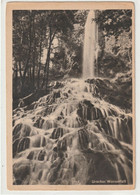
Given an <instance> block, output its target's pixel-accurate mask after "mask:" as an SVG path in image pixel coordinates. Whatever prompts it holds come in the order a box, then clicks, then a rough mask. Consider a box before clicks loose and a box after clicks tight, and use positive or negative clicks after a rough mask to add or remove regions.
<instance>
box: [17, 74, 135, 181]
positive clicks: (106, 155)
mask: <svg viewBox="0 0 140 195" xmlns="http://www.w3.org/2000/svg"><path fill="white" fill-rule="evenodd" d="M94 82H95V83H96V84H97V82H99V79H98V78H96V79H94ZM94 82H93V84H92V83H88V82H85V81H84V80H78V79H72V80H70V81H67V82H63V87H62V88H60V89H56V90H54V91H53V92H52V93H50V94H49V95H47V96H44V97H42V98H40V99H39V100H38V101H37V102H34V109H33V110H29V111H28V109H27V108H23V110H22V111H21V115H20V116H19V111H18V109H17V112H16V111H15V115H14V116H13V118H14V120H15V126H14V128H13V159H14V160H13V174H14V184H15V185H18V184H24V185H26V184H36V185H39V184H44V185H45V184H46V185H47V184H63V185H65V184H92V181H93V180H96V179H97V180H99V179H103V180H107V179H110V180H120V179H121V180H125V181H126V183H131V182H132V175H131V173H132V149H131V144H132V139H131V138H132V120H131V116H130V115H127V114H125V112H123V110H121V109H120V108H119V107H116V106H114V105H112V104H109V103H108V102H105V101H104V100H103V99H100V98H97V97H94V95H93V94H95V87H94V86H95V84H94ZM100 82H101V80H100ZM102 82H104V81H103V80H102ZM104 86H105V82H104ZM57 94H59V96H57ZM50 106H51V109H50ZM19 117H20V119H19ZM93 165H94V166H93Z"/></svg>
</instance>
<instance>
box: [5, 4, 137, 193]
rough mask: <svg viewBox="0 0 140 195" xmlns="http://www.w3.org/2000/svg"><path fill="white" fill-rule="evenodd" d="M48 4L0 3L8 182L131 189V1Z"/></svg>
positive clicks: (19, 185) (20, 185) (16, 186)
mask: <svg viewBox="0 0 140 195" xmlns="http://www.w3.org/2000/svg"><path fill="white" fill-rule="evenodd" d="M58 4H59V5H60V6H55V3H53V4H51V3H50V4H49V3H48V4H47V5H50V7H49V6H48V7H47V5H46V7H45V6H44V7H43V5H45V4H43V3H42V4H41V3H39V5H40V6H37V5H38V4H37V3H36V4H35V5H36V6H32V5H34V4H33V3H32V4H30V3H29V7H28V6H27V5H28V3H25V4H23V7H22V3H17V4H16V3H13V5H12V4H11V5H10V4H9V8H10V9H9V10H10V11H9V12H8V11H7V13H10V15H9V17H8V15H7V17H8V19H7V28H8V29H9V30H7V37H8V40H9V41H7V45H8V47H7V51H8V54H7V59H8V63H7V87H9V88H7V89H9V90H8V91H7V93H8V94H10V96H9V97H11V100H9V99H10V98H8V100H7V101H8V102H9V103H8V105H11V106H10V107H7V109H8V113H9V115H8V117H10V120H8V130H7V132H8V140H7V141H8V149H7V150H8V151H7V155H8V161H9V162H8V166H9V168H8V169H9V171H8V178H9V179H8V182H9V183H10V184H9V185H10V186H12V187H11V189H22V190H24V188H25V189H26V187H27V189H29V188H28V187H29V186H31V189H35V188H34V186H35V187H36V189H62V188H64V189H84V188H82V186H84V187H85V189H92V190H93V189H101V188H102V189H109V188H110V189H117V188H118V189H133V188H134V184H135V149H134V147H135V143H134V142H135V126H134V120H135V119H134V7H133V3H123V4H122V3H119V2H118V3H114V4H113V3H111V2H110V3H108V4H106V3H98V4H96V3H86V4H87V6H85V7H84V5H85V4H84V2H83V6H81V4H82V3H79V6H78V3H71V6H69V3H66V4H65V6H64V5H63V4H62V3H58ZM16 5H18V6H17V7H16ZM24 5H26V6H24ZM52 5H53V7H52ZM9 24H10V25H9ZM10 43H11V44H10ZM9 56H10V57H9ZM9 67H10V68H9ZM9 75H10V76H9ZM9 148H10V149H9ZM42 186H43V187H42ZM50 186H52V187H53V186H55V187H54V188H51V187H50ZM57 186H58V187H59V188H57ZM71 186H72V188H71ZM38 187H39V188H38ZM45 187H47V188H45ZM123 187H124V188H123Z"/></svg>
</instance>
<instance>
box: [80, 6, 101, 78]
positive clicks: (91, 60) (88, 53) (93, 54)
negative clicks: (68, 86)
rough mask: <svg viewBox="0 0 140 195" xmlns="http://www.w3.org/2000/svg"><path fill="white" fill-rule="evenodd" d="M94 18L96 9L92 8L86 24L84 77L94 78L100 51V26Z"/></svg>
mask: <svg viewBox="0 0 140 195" xmlns="http://www.w3.org/2000/svg"><path fill="white" fill-rule="evenodd" d="M93 19H95V11H94V10H90V11H89V13H88V17H87V21H86V24H85V36H84V51H83V78H93V77H94V76H95V60H96V59H97V53H98V51H97V45H98V44H97V41H98V27H97V24H96V22H95V21H94V20H93Z"/></svg>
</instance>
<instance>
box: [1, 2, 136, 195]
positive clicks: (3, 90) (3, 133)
mask: <svg viewBox="0 0 140 195" xmlns="http://www.w3.org/2000/svg"><path fill="white" fill-rule="evenodd" d="M16 1H17V2H21V1H24V2H28V0H16ZM43 1H45V0H42V2H43ZM48 1H51V0H48ZM55 1H61V0H55ZM66 1H67V0H66ZM71 1H74V0H71ZM77 1H78V0H77ZM82 1H85V0H82ZM96 1H97V2H100V0H96ZM102 1H105V0H102ZM108 1H113V0H108ZM116 1H121V0H114V2H116ZM123 1H127V0H123ZM8 2H14V0H1V11H0V12H1V20H0V24H1V36H0V41H1V48H0V55H1V57H0V59H1V63H0V130H1V136H0V139H1V144H0V149H1V150H0V166H1V168H0V173H1V177H0V192H1V193H0V194H49V195H55V194H59V195H60V194H62V195H65V194H68V195H69V194H71V193H72V194H73V195H81V194H82V195H86V194H89V195H91V194H95V195H96V194H100V195H101V194H102V195H107V194H109V195H110V194H114V195H130V194H133V195H140V120H139V118H138V117H139V114H140V86H139V85H140V22H139V21H140V0H133V1H131V2H134V3H135V76H136V79H135V84H136V86H135V89H136V189H135V190H131V191H126V190H125V191H26V192H25V191H9V190H7V187H6V51H5V46H6V44H5V42H6V40H5V37H6V32H5V21H6V20H5V15H6V3H8ZM30 2H33V0H30ZM34 2H38V1H37V0H34Z"/></svg>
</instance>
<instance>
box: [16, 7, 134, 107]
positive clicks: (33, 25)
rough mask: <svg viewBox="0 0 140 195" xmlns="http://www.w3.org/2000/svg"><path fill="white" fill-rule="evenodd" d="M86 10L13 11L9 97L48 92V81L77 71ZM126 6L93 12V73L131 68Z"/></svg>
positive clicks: (109, 74) (77, 74)
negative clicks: (95, 50)
mask: <svg viewBox="0 0 140 195" xmlns="http://www.w3.org/2000/svg"><path fill="white" fill-rule="evenodd" d="M87 14H88V10H48V11H46V10H20V11H19V10H15V11H13V100H14V107H16V106H17V102H18V99H19V98H23V97H25V96H28V95H29V94H31V93H33V94H34V98H38V97H39V96H41V95H43V94H46V93H49V91H50V90H51V82H52V81H58V80H60V79H66V78H69V77H76V78H79V77H81V75H82V54H83V52H82V51H83V41H84V26H85V22H86V18H87ZM131 17H132V11H131V10H104V11H99V10H97V11H96V19H95V20H96V22H97V24H98V28H99V55H98V60H97V65H96V74H97V76H99V77H105V78H106V77H107V78H114V77H115V76H116V75H117V74H122V73H128V72H131V68H132V29H131V26H132V18H131Z"/></svg>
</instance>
